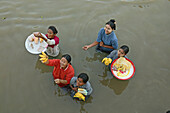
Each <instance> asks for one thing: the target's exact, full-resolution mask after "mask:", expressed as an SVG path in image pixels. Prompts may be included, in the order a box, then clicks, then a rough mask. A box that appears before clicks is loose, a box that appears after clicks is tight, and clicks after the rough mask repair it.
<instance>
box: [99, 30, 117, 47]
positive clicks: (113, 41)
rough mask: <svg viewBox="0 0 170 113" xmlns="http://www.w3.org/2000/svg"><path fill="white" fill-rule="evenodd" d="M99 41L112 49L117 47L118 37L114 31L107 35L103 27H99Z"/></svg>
mask: <svg viewBox="0 0 170 113" xmlns="http://www.w3.org/2000/svg"><path fill="white" fill-rule="evenodd" d="M101 41H103V43H104V45H108V46H112V47H113V48H114V49H118V39H117V37H116V35H115V33H114V31H112V32H111V33H110V34H108V35H107V34H106V33H105V30H104V28H101V29H100V31H99V33H98V37H97V42H101Z"/></svg>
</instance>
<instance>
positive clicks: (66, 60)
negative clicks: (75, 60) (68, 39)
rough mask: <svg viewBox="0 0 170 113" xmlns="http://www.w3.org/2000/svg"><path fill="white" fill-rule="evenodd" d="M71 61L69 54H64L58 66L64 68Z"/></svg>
mask: <svg viewBox="0 0 170 113" xmlns="http://www.w3.org/2000/svg"><path fill="white" fill-rule="evenodd" d="M70 62H71V56H70V55H69V54H65V55H63V56H62V57H61V59H60V67H61V68H63V69H65V68H66V67H67V66H68V65H69V64H70Z"/></svg>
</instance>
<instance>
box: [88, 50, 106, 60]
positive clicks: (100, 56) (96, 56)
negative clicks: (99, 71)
mask: <svg viewBox="0 0 170 113" xmlns="http://www.w3.org/2000/svg"><path fill="white" fill-rule="evenodd" d="M107 55H108V54H107V53H103V52H95V53H94V56H93V57H88V56H87V57H86V61H88V62H93V61H99V62H101V61H102V59H103V58H104V57H106V56H107Z"/></svg>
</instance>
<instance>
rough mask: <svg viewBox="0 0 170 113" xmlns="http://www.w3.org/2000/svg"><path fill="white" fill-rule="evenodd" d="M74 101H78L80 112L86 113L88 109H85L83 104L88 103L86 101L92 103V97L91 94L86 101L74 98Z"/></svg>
mask: <svg viewBox="0 0 170 113" xmlns="http://www.w3.org/2000/svg"><path fill="white" fill-rule="evenodd" d="M74 100H75V101H76V103H80V105H81V107H80V113H88V111H86V109H85V108H84V106H85V105H86V104H88V103H92V100H93V97H92V96H90V97H89V98H88V99H87V101H85V102H84V101H79V100H76V99H74Z"/></svg>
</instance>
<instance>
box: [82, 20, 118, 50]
mask: <svg viewBox="0 0 170 113" xmlns="http://www.w3.org/2000/svg"><path fill="white" fill-rule="evenodd" d="M114 30H116V21H115V20H114V19H111V20H110V21H108V22H107V23H106V25H105V27H104V28H101V29H100V31H99V32H98V37H97V40H96V41H94V42H93V43H92V44H90V45H85V46H84V47H82V48H83V49H84V50H88V49H89V48H91V47H93V46H96V45H97V48H96V49H97V50H98V51H102V52H107V53H110V52H111V51H113V50H115V49H118V39H117V37H116V35H115V33H114Z"/></svg>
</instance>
